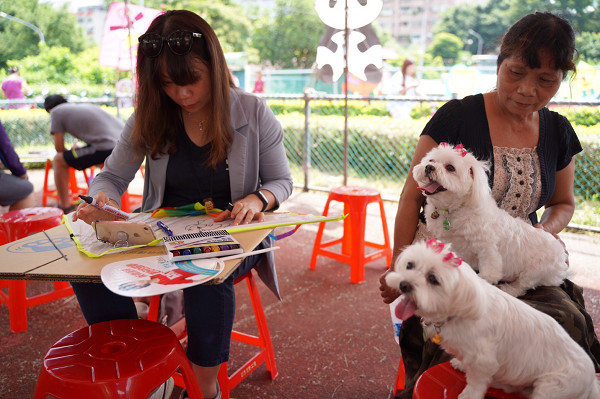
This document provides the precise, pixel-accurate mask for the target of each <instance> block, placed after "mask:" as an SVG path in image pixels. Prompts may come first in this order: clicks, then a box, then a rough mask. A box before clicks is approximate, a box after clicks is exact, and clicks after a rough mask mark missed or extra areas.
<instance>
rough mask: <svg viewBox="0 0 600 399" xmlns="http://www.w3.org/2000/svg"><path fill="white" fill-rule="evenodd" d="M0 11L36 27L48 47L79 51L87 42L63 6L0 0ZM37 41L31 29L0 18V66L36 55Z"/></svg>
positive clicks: (3, 66)
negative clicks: (58, 7)
mask: <svg viewBox="0 0 600 399" xmlns="http://www.w3.org/2000/svg"><path fill="white" fill-rule="evenodd" d="M0 10H2V11H3V12H5V13H6V14H8V15H11V16H13V17H16V18H19V19H21V20H23V21H26V22H28V23H30V24H32V25H34V26H36V27H37V28H39V29H40V31H41V32H42V34H43V36H44V39H45V41H46V44H47V45H48V46H50V47H52V46H62V47H67V48H69V49H70V50H71V51H74V52H79V51H82V50H83V49H84V48H85V47H86V46H88V45H89V44H88V42H87V38H86V36H85V35H84V34H83V33H82V30H81V27H80V26H79V25H78V24H77V20H76V19H75V17H74V16H72V15H71V14H69V12H68V11H67V8H66V7H63V8H62V9H61V10H58V11H57V10H54V9H53V8H52V7H51V6H50V5H49V4H40V3H39V2H38V0H20V1H10V0H0ZM39 43H40V38H39V36H38V34H37V33H36V31H34V30H33V29H31V28H29V27H27V26H26V25H24V24H22V23H18V22H15V21H14V20H11V19H8V18H0V68H5V67H6V65H7V61H8V60H20V59H22V58H24V57H26V56H30V55H35V54H39V52H40V47H39Z"/></svg>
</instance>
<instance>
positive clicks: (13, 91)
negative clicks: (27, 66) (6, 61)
mask: <svg viewBox="0 0 600 399" xmlns="http://www.w3.org/2000/svg"><path fill="white" fill-rule="evenodd" d="M2 92H3V93H4V97H6V99H8V100H22V99H24V98H25V93H28V92H29V86H28V85H27V82H26V81H25V79H23V78H22V77H21V76H19V68H17V67H10V68H8V77H7V78H6V79H4V81H3V82H2ZM23 107H27V104H10V105H9V106H8V108H23Z"/></svg>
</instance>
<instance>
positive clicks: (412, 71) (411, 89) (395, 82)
mask: <svg viewBox="0 0 600 399" xmlns="http://www.w3.org/2000/svg"><path fill="white" fill-rule="evenodd" d="M416 72H417V65H416V64H415V63H414V61H413V60H411V59H410V58H406V59H405V60H404V62H403V63H402V68H401V69H400V70H399V71H398V72H396V73H395V74H394V75H393V76H392V78H391V82H390V84H389V86H388V88H387V90H386V94H389V95H392V96H404V97H411V98H414V97H417V96H419V95H420V93H419V91H418V90H417V89H418V87H419V81H418V80H417V78H416ZM417 104H418V102H417V101H388V112H389V113H390V114H391V115H392V117H393V118H394V119H410V112H411V111H412V109H413V108H414V107H415V105H417Z"/></svg>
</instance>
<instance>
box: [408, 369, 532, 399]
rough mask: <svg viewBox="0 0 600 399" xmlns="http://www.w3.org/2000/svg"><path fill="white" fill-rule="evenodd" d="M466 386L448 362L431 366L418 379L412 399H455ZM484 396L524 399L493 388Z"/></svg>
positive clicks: (463, 378) (459, 374)
mask: <svg viewBox="0 0 600 399" xmlns="http://www.w3.org/2000/svg"><path fill="white" fill-rule="evenodd" d="M466 385H467V382H466V380H465V375H464V373H462V372H460V371H458V370H455V369H454V368H453V367H452V366H451V365H450V363H449V362H445V363H441V364H438V365H437V366H433V367H432V368H430V369H428V370H427V371H425V372H424V373H423V374H422V375H421V376H420V377H419V379H418V380H417V383H416V384H415V389H414V390H413V398H414V399H437V398H440V399H441V398H444V399H456V398H458V395H460V393H461V392H462V391H463V389H465V386H466ZM485 396H486V398H487V397H492V398H497V399H525V398H524V397H523V396H521V395H519V394H516V393H506V392H504V391H502V390H500V389H495V388H490V389H488V391H487V393H486V394H485Z"/></svg>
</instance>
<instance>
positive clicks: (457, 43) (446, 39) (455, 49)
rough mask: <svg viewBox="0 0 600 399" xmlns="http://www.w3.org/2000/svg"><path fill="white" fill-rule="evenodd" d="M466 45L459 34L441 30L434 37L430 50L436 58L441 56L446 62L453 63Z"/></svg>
mask: <svg viewBox="0 0 600 399" xmlns="http://www.w3.org/2000/svg"><path fill="white" fill-rule="evenodd" d="M464 45H465V44H464V43H463V41H462V40H460V38H459V37H458V36H456V35H454V34H452V33H447V32H441V33H438V34H437V35H435V36H434V37H433V41H432V42H431V44H430V45H429V48H428V52H429V53H430V54H431V56H432V57H434V58H435V57H441V58H442V59H443V60H444V64H446V65H452V64H454V62H455V60H457V59H458V58H459V56H460V52H461V51H462V49H463V47H464Z"/></svg>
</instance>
